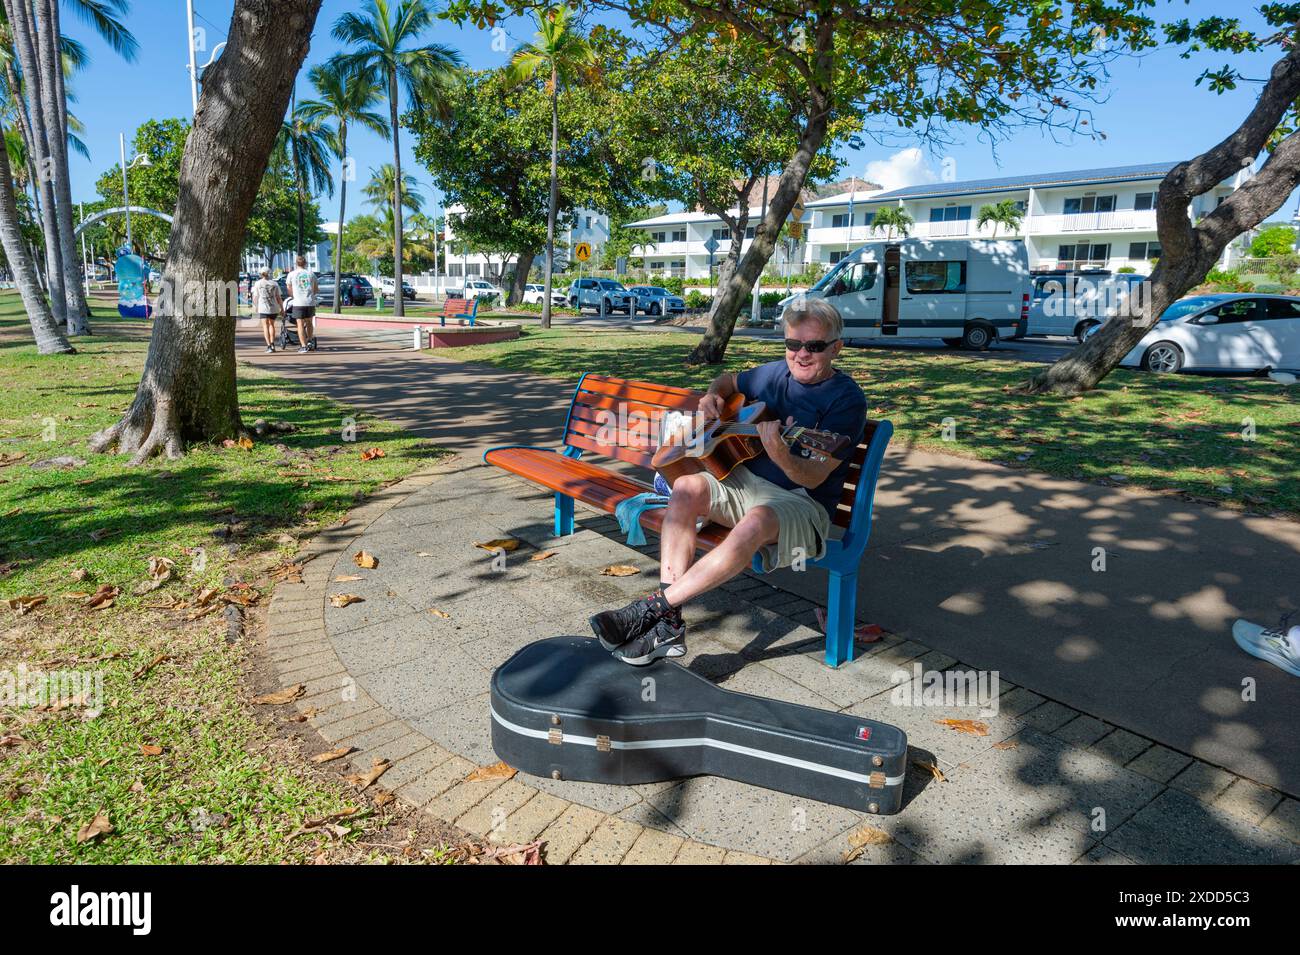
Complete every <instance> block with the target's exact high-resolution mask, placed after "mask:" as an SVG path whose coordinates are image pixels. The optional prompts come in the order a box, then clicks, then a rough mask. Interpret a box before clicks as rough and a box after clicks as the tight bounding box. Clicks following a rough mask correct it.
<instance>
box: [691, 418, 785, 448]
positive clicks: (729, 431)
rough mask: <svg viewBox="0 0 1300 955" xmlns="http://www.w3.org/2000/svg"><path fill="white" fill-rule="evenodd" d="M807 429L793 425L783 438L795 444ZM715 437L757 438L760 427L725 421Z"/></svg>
mask: <svg viewBox="0 0 1300 955" xmlns="http://www.w3.org/2000/svg"><path fill="white" fill-rule="evenodd" d="M804 430H805V429H804V428H802V427H800V426H799V425H797V424H795V425H791V426H790V427H788V428H786V429H785V430H784V431H782V432H781V437H782V439H783V440H785V442H786V443H787V444H793V443H794V442H795V441H797V440H799V435H800V434H801V433H802V432H803V431H804ZM713 434H714V437H718V438H757V437H758V426H757V425H754V424H746V423H742V422H740V421H724V422H722V424H720V425H719V426H718V427H717V429H716V430H715V431H714V432H713Z"/></svg>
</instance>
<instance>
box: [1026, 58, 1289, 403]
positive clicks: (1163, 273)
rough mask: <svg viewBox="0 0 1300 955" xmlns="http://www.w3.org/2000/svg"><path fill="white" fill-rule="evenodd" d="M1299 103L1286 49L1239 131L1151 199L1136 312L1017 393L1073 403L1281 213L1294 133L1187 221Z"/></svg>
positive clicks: (1185, 165) (1176, 173) (1169, 178)
mask: <svg viewBox="0 0 1300 955" xmlns="http://www.w3.org/2000/svg"><path fill="white" fill-rule="evenodd" d="M1297 97H1300V47H1297V46H1295V45H1292V47H1291V48H1290V52H1288V53H1287V54H1286V56H1284V57H1282V58H1281V59H1280V60H1278V62H1277V63H1275V64H1274V65H1273V69H1272V72H1271V73H1270V75H1269V79H1268V82H1267V83H1266V84H1265V86H1264V89H1263V91H1262V92H1261V93H1260V96H1259V100H1258V101H1257V102H1256V104H1255V107H1254V108H1253V109H1252V110H1251V112H1250V114H1249V115H1248V116H1247V117H1246V119H1245V120H1244V121H1243V122H1242V124H1241V125H1240V126H1239V127H1238V128H1237V129H1236V130H1234V131H1233V132H1232V133H1231V134H1230V135H1229V136H1228V137H1227V138H1226V139H1224V140H1223V141H1222V142H1220V143H1218V144H1217V145H1215V146H1214V147H1212V148H1211V149H1208V150H1206V151H1205V152H1203V153H1201V155H1199V156H1197V157H1196V158H1194V159H1190V160H1188V161H1186V162H1182V163H1179V164H1178V165H1177V166H1175V167H1174V168H1173V169H1171V170H1170V171H1169V174H1168V175H1166V176H1165V178H1164V179H1163V180H1161V183H1160V190H1159V192H1157V193H1156V234H1157V236H1158V238H1159V240H1160V249H1161V253H1160V261H1159V263H1158V264H1157V265H1156V267H1155V269H1154V270H1153V271H1152V273H1151V278H1150V279H1149V280H1148V281H1146V282H1144V283H1142V286H1141V290H1142V294H1141V302H1140V303H1139V305H1138V307H1137V308H1135V309H1131V310H1130V309H1126V311H1127V312H1130V314H1128V315H1122V316H1117V317H1115V318H1112V319H1110V320H1109V321H1107V322H1106V323H1105V324H1103V325H1102V327H1101V328H1100V329H1098V330H1097V332H1096V334H1094V335H1093V336H1092V337H1090V338H1088V339H1087V340H1086V341H1084V343H1083V344H1082V345H1080V346H1079V347H1078V348H1076V349H1074V350H1073V351H1072V352H1070V354H1069V355H1067V356H1066V357H1064V358H1061V359H1059V360H1058V361H1056V362H1055V363H1054V364H1052V365H1051V366H1050V367H1048V368H1047V369H1046V370H1045V371H1043V372H1040V373H1039V374H1037V375H1035V376H1034V377H1033V378H1031V379H1030V380H1029V381H1026V382H1024V383H1023V384H1021V385H1020V386H1019V388H1018V390H1020V391H1022V392H1028V393H1031V394H1042V393H1046V392H1051V393H1053V394H1058V395H1067V396H1073V395H1077V394H1080V393H1081V392H1085V391H1089V390H1091V389H1093V388H1095V387H1096V386H1097V383H1098V382H1100V381H1101V380H1102V379H1103V378H1105V377H1106V376H1107V375H1108V374H1110V373H1111V371H1112V370H1114V368H1115V366H1117V365H1118V364H1119V363H1120V361H1121V360H1122V359H1123V358H1124V356H1125V355H1127V354H1128V353H1129V352H1130V351H1132V350H1133V348H1134V347H1135V346H1136V345H1137V344H1138V342H1140V341H1141V340H1142V339H1143V338H1144V337H1145V336H1146V334H1147V332H1149V331H1150V330H1151V329H1152V328H1153V327H1154V326H1155V324H1156V322H1157V320H1158V319H1159V318H1160V315H1161V313H1162V312H1164V310H1165V309H1166V308H1168V307H1169V306H1170V305H1172V304H1173V303H1174V302H1176V301H1178V299H1180V298H1182V297H1183V296H1184V295H1185V294H1187V292H1188V291H1189V290H1190V289H1192V288H1193V287H1195V286H1196V285H1197V284H1199V283H1200V282H1201V281H1202V280H1204V278H1205V276H1206V274H1207V273H1208V272H1209V271H1210V269H1211V268H1213V267H1214V265H1215V263H1216V262H1217V261H1218V259H1219V256H1221V255H1222V254H1223V250H1224V249H1226V248H1227V247H1228V244H1229V243H1230V242H1231V241H1232V240H1233V239H1235V238H1236V237H1237V236H1239V235H1242V234H1243V233H1245V232H1246V231H1248V230H1250V229H1253V228H1254V227H1255V226H1257V225H1259V224H1260V223H1261V222H1263V221H1264V220H1265V219H1267V218H1268V217H1269V216H1270V215H1272V214H1273V213H1274V212H1276V211H1277V210H1278V209H1280V208H1281V207H1282V204H1283V203H1284V202H1286V200H1287V198H1288V197H1289V196H1290V195H1291V193H1292V191H1293V190H1294V189H1295V188H1296V186H1297V185H1300V132H1293V133H1291V134H1290V135H1288V136H1287V137H1286V138H1285V139H1283V140H1282V141H1281V142H1279V143H1278V144H1277V145H1276V146H1275V147H1274V148H1273V151H1272V153H1270V154H1269V157H1268V159H1267V161H1266V162H1265V163H1264V165H1263V167H1262V168H1261V169H1260V171H1259V173H1258V174H1256V175H1255V176H1254V177H1253V178H1252V179H1251V180H1250V181H1248V182H1247V183H1245V184H1244V185H1243V186H1242V187H1241V188H1239V189H1237V190H1236V191H1235V192H1233V193H1232V195H1230V196H1228V197H1227V198H1226V199H1224V200H1223V202H1222V203H1220V204H1219V206H1218V208H1216V209H1214V210H1213V211H1212V212H1210V213H1209V215H1207V216H1205V218H1203V219H1202V220H1201V221H1200V222H1198V223H1197V224H1196V225H1193V224H1192V222H1191V220H1190V219H1189V218H1188V215H1187V210H1188V206H1189V205H1190V204H1191V202H1192V200H1193V199H1195V198H1196V197H1197V196H1200V195H1204V194H1205V193H1207V192H1209V191H1210V190H1211V189H1213V188H1214V187H1215V186H1216V185H1218V184H1219V183H1220V182H1222V181H1224V180H1225V179H1229V178H1231V177H1232V176H1234V175H1236V174H1237V173H1239V172H1240V171H1241V170H1242V169H1244V168H1246V167H1247V166H1249V165H1250V164H1251V163H1252V162H1253V161H1254V159H1255V157H1256V156H1258V155H1259V153H1260V152H1261V151H1262V150H1263V149H1264V148H1265V146H1266V145H1267V143H1268V141H1269V139H1270V138H1271V137H1272V135H1273V134H1274V132H1275V131H1276V130H1277V128H1278V125H1279V123H1281V122H1282V120H1283V118H1284V117H1285V116H1286V114H1287V112H1288V111H1289V110H1290V109H1291V107H1292V105H1293V104H1294V102H1295V100H1296V98H1297Z"/></svg>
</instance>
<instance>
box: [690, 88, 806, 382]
mask: <svg viewBox="0 0 1300 955" xmlns="http://www.w3.org/2000/svg"><path fill="white" fill-rule="evenodd" d="M824 102H825V100H824V99H822V98H820V97H816V98H815V105H814V107H813V108H812V109H810V111H809V113H810V118H809V120H808V123H807V125H806V126H805V128H804V130H803V132H802V134H801V135H800V137H799V146H798V148H797V149H796V150H795V153H794V155H793V156H792V157H791V158H790V161H789V162H788V163H786V166H785V169H783V170H782V171H781V178H780V179H779V180H778V181H777V185H776V193H775V194H774V195H773V196H772V199H771V202H769V203H768V207H767V216H766V217H765V218H764V219H763V221H762V222H761V223H760V224H759V226H758V229H757V230H755V233H754V241H753V242H751V243H750V245H749V251H748V252H746V253H745V254H744V256H743V257H742V258H741V260H740V262H739V264H738V265H736V266H735V268H734V269H733V270H732V271H731V273H730V274H729V275H727V276H726V280H725V281H723V279H722V277H721V276H719V279H718V290H717V292H715V293H714V296H713V305H712V307H711V308H710V309H709V319H708V327H707V328H705V330H704V337H703V338H701V339H700V341H699V343H698V344H696V346H695V348H693V349H692V350H691V353H690V354H689V355H688V356H687V357H686V362H687V363H688V364H693V365H698V364H709V365H716V364H719V363H720V362H721V361H722V359H723V357H724V356H725V355H726V353H727V343H728V342H729V341H731V333H732V331H733V330H734V329H735V327H736V318H737V317H738V316H739V315H740V311H741V309H742V308H746V307H748V306H749V303H750V293H751V292H752V291H753V288H754V283H755V282H756V281H757V280H758V277H759V275H761V274H762V272H763V267H764V266H765V265H767V261H768V259H770V258H771V257H772V253H773V252H774V251H775V249H776V237H777V234H778V233H779V232H780V231H781V225H782V223H784V222H785V220H786V217H787V216H789V215H790V210H791V209H793V208H794V204H795V201H796V200H797V199H798V198H799V192H800V190H801V189H803V184H804V182H805V180H807V178H808V170H809V169H810V168H811V167H812V161H813V158H814V157H815V156H816V155H817V150H819V149H821V145H822V142H823V141H824V140H825V139H826V124H827V111H826V109H825V107H824V106H823V105H822V104H823V103H824ZM742 238H743V232H742ZM732 241H733V243H734V241H735V235H734V233H733V235H732Z"/></svg>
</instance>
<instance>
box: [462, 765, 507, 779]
mask: <svg viewBox="0 0 1300 955" xmlns="http://www.w3.org/2000/svg"><path fill="white" fill-rule="evenodd" d="M516 772H517V770H516V769H515V768H514V767H513V766H507V765H506V764H505V763H493V764H492V765H491V766H480V767H479V768H478V769H476V770H474V771H473V772H472V773H470V774H469V775H468V776H466V777H465V782H467V783H477V782H482V781H483V780H485V779H510V778H511V777H512V776H514V774H515V773H516Z"/></svg>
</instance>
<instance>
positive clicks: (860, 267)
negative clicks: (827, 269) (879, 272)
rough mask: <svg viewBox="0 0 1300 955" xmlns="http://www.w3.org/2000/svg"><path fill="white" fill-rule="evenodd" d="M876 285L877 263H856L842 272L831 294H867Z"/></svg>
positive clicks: (833, 285)
mask: <svg viewBox="0 0 1300 955" xmlns="http://www.w3.org/2000/svg"><path fill="white" fill-rule="evenodd" d="M875 284H876V263H875V262H855V263H853V264H852V265H850V266H849V267H848V268H846V269H845V270H844V271H843V272H841V273H840V274H839V275H838V276H837V277H836V279H835V281H834V282H833V283H832V284H831V287H830V294H832V295H852V294H853V293H854V292H866V291H869V290H870V289H872V288H874V287H875Z"/></svg>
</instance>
